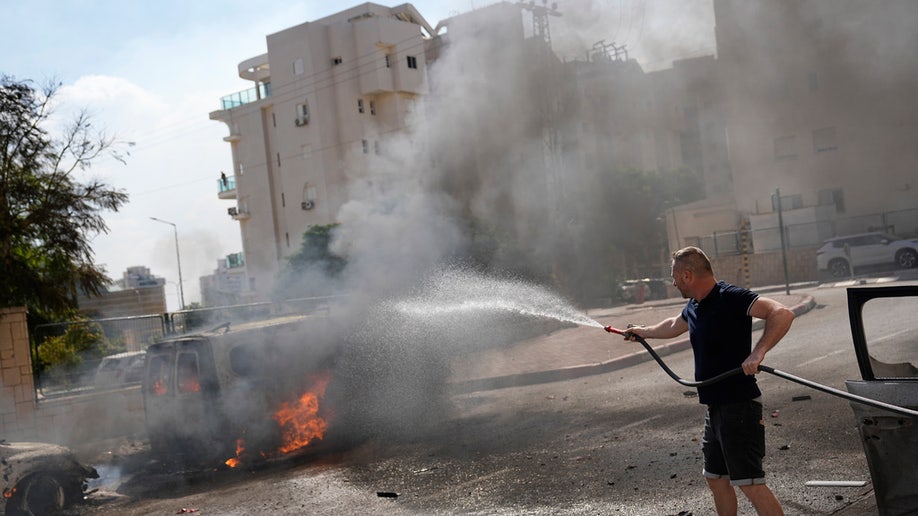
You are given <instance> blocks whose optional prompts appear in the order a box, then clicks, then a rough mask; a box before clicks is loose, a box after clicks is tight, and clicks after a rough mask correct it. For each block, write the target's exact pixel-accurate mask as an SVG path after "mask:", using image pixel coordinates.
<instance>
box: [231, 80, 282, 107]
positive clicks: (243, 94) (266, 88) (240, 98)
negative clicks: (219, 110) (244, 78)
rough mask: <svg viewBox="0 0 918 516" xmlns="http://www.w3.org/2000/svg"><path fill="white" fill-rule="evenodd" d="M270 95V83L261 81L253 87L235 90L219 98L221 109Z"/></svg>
mask: <svg viewBox="0 0 918 516" xmlns="http://www.w3.org/2000/svg"><path fill="white" fill-rule="evenodd" d="M270 96H271V83H270V82H263V83H260V84H259V85H258V86H256V87H254V88H249V89H247V90H242V91H237V92H236V93H232V94H230V95H227V96H225V97H223V98H221V99H220V105H222V106H223V110H224V111H226V110H228V109H233V108H235V107H239V106H242V105H245V104H248V103H250V102H255V101H258V100H261V99H265V98H268V97H270Z"/></svg>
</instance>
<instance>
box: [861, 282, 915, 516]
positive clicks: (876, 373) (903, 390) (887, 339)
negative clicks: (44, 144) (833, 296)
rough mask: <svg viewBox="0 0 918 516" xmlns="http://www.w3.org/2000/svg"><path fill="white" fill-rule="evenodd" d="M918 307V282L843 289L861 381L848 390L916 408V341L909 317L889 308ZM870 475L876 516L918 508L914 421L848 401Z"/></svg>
mask: <svg viewBox="0 0 918 516" xmlns="http://www.w3.org/2000/svg"><path fill="white" fill-rule="evenodd" d="M914 310H918V286H916V285H907V286H888V287H858V288H849V289H848V318H849V321H850V324H851V335H852V338H853V340H854V352H855V355H856V356H857V362H858V367H859V369H860V372H861V378H862V379H861V380H847V381H846V382H845V386H846V387H847V388H848V392H850V393H852V394H856V395H858V396H862V397H865V398H870V399H874V400H877V401H880V402H883V403H889V404H892V405H896V406H899V407H905V408H908V409H911V410H916V409H918V367H916V365H918V341H916V340H915V324H914V321H913V319H911V318H903V317H890V316H889V314H891V313H897V314H901V313H914ZM851 408H852V410H853V411H854V416H855V421H856V423H857V427H858V431H859V432H860V435H861V444H862V445H863V447H864V453H865V455H866V456H867V465H868V466H869V468H870V476H871V479H872V480H873V489H874V496H875V497H876V499H877V508H878V509H879V514H880V516H899V515H906V514H915V510H916V508H918V467H916V464H918V420H916V418H915V417H910V416H906V415H901V414H898V413H894V412H890V411H888V410H884V409H882V408H874V407H872V406H868V405H864V404H861V403H855V402H852V403H851Z"/></svg>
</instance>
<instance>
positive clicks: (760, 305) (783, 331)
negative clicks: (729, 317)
mask: <svg viewBox="0 0 918 516" xmlns="http://www.w3.org/2000/svg"><path fill="white" fill-rule="evenodd" d="M749 315H751V316H753V317H756V318H758V319H764V320H765V329H764V330H763V331H762V336H761V337H760V338H759V341H758V342H757V343H756V345H755V347H754V348H752V353H750V354H749V357H748V358H746V360H745V361H744V362H743V372H745V373H746V374H747V375H748V374H756V373H758V372H759V364H761V363H762V360H764V359H765V354H766V353H768V352H769V351H770V350H771V348H773V347H775V344H777V343H778V341H779V340H781V338H783V337H784V336H785V335H787V331H788V330H790V327H791V323H793V322H794V317H795V316H794V312H792V311H790V309H789V308H787V307H786V306H784V305H782V304H781V303H779V302H777V301H775V300H774V299H771V298H767V297H761V296H759V298H758V299H756V300H755V302H753V303H752V308H750V309H749Z"/></svg>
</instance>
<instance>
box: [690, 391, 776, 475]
mask: <svg viewBox="0 0 918 516" xmlns="http://www.w3.org/2000/svg"><path fill="white" fill-rule="evenodd" d="M701 450H702V452H703V453H704V476H705V477H707V478H726V477H729V478H730V483H731V484H732V485H734V486H743V485H752V484H764V483H765V471H763V470H762V459H763V458H764V457H765V421H764V420H763V419H762V403H761V402H760V401H758V398H757V399H755V400H749V401H741V402H738V403H724V404H718V405H709V406H708V412H707V414H705V417H704V437H703V438H702V440H701Z"/></svg>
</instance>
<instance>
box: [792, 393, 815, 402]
mask: <svg viewBox="0 0 918 516" xmlns="http://www.w3.org/2000/svg"><path fill="white" fill-rule="evenodd" d="M811 399H813V398H812V397H811V396H810V395H809V394H804V395H803V396H794V397H793V398H791V401H806V400H811Z"/></svg>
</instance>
